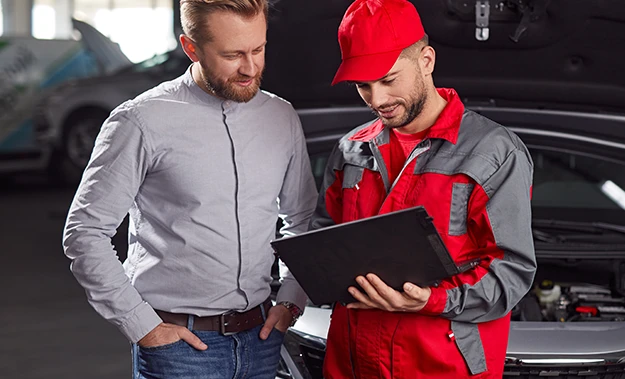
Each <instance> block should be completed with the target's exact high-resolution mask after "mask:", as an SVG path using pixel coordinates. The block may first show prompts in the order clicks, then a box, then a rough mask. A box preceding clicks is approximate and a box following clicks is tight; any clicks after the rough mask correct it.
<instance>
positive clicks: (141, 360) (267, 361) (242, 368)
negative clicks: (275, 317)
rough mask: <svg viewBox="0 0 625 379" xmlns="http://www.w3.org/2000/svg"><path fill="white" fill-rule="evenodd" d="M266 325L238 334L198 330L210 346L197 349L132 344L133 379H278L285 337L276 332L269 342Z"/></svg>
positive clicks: (182, 345) (181, 343) (177, 344)
mask: <svg viewBox="0 0 625 379" xmlns="http://www.w3.org/2000/svg"><path fill="white" fill-rule="evenodd" d="M261 328H262V325H260V326H257V327H255V328H253V329H250V330H247V331H244V332H240V333H237V334H233V335H229V336H223V335H221V334H220V333H219V332H204V331H197V330H194V331H193V333H194V334H195V335H196V336H198V337H199V338H200V339H201V340H202V342H204V343H205V344H206V345H208V349H207V350H204V351H200V350H196V349H194V348H193V347H191V346H190V345H189V344H187V343H186V342H184V341H178V342H174V343H172V344H169V345H164V346H157V347H151V348H143V347H140V346H138V345H137V344H133V345H132V361H133V370H132V371H133V374H132V377H133V379H178V378H180V379H182V378H184V379H213V378H214V379H226V378H233V379H243V378H246V379H247V378H254V379H275V377H276V371H277V369H278V362H279V360H280V347H281V346H282V341H283V339H284V334H282V333H281V332H280V331H278V330H276V329H274V330H272V331H271V334H269V337H268V338H267V339H266V340H264V341H263V340H261V339H260V337H259V334H260V329H261Z"/></svg>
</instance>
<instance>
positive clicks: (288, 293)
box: [276, 279, 308, 312]
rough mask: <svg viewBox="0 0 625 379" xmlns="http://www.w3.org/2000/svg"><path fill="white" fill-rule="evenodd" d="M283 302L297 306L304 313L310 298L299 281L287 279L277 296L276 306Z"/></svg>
mask: <svg viewBox="0 0 625 379" xmlns="http://www.w3.org/2000/svg"><path fill="white" fill-rule="evenodd" d="M283 301H288V302H291V303H293V304H295V305H297V307H298V308H299V309H300V310H301V311H302V312H304V309H305V308H306V302H307V301H308V296H307V295H306V292H304V290H303V289H302V287H301V286H300V285H299V283H297V281H295V280H286V279H285V280H284V282H282V285H281V286H280V289H279V290H278V294H277V295H276V304H278V303H280V302H283Z"/></svg>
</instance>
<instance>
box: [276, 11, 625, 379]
mask: <svg viewBox="0 0 625 379" xmlns="http://www.w3.org/2000/svg"><path fill="white" fill-rule="evenodd" d="M412 2H413V3H414V4H415V6H416V7H417V9H418V10H419V13H420V15H421V18H422V21H423V24H424V27H425V30H426V33H428V35H429V37H430V43H431V45H432V46H433V47H434V48H435V50H436V53H437V62H436V68H435V71H434V81H435V84H436V85H437V86H438V87H453V88H455V89H456V90H457V91H458V93H459V95H460V96H461V98H462V99H463V102H464V103H465V105H466V106H467V108H469V109H471V110H473V111H475V112H478V113H480V114H482V115H484V116H486V117H488V118H491V119H492V120H494V121H496V122H498V123H500V124H502V125H505V126H507V127H508V128H509V129H510V130H512V131H514V132H515V133H516V134H517V135H518V136H519V137H520V138H521V139H522V140H523V141H524V142H525V144H526V145H527V147H528V148H529V150H530V152H531V155H532V158H533V161H534V170H535V172H534V180H533V198H532V214H533V235H534V241H535V250H536V256H537V260H538V270H537V273H536V278H535V282H534V286H533V289H532V290H531V291H530V292H529V293H528V294H527V295H526V296H525V298H524V299H523V300H522V301H521V302H520V303H519V304H518V305H517V306H516V307H515V308H514V309H513V310H512V323H511V328H510V337H509V344H508V349H507V359H506V365H505V373H504V377H506V378H507V377H510V378H512V377H515V378H539V377H545V376H549V377H561V378H573V377H590V378H625V191H624V189H625V74H624V73H623V71H622V69H621V67H623V66H624V64H625V50H624V49H623V46H625V45H624V44H623V42H624V41H625V7H624V6H623V5H622V3H620V2H618V1H604V2H596V1H592V0H582V1H576V2H570V1H564V0H509V1H475V0H445V1H443V0H440V1H438V0H412ZM350 3H351V1H350V0H344V1H315V2H308V1H293V0H291V1H288V2H287V1H279V2H277V3H276V4H275V12H274V13H273V14H274V16H273V17H274V18H279V17H282V18H283V22H275V21H276V20H274V24H271V25H270V29H269V41H270V45H268V47H267V67H268V71H267V73H266V75H265V79H266V80H265V85H264V87H265V88H266V89H268V90H270V91H272V92H275V93H278V94H280V95H281V96H284V97H285V98H287V99H289V100H290V101H292V102H293V104H294V105H295V106H296V108H297V109H298V112H299V114H300V117H301V119H302V123H303V126H304V130H305V133H306V136H307V139H308V148H309V153H310V155H311V163H312V168H313V171H314V174H315V177H316V179H317V180H318V183H319V181H320V180H321V177H322V175H323V171H324V168H325V161H326V159H327V157H328V155H329V153H330V151H331V150H332V148H333V146H334V144H335V143H336V141H337V139H338V138H339V137H340V136H342V135H343V133H345V132H347V131H348V130H350V129H352V128H354V127H356V126H358V125H359V124H361V123H364V122H366V121H369V120H371V119H373V118H374V116H373V115H372V114H371V112H370V111H369V110H368V109H367V108H366V107H365V106H364V105H363V103H362V100H361V99H360V98H359V97H358V95H357V93H356V89H355V88H353V87H351V86H349V85H338V86H335V87H331V86H330V82H331V80H332V78H333V76H334V73H335V71H336V69H337V68H338V66H339V64H340V51H339V47H338V43H337V41H336V31H337V29H338V25H339V23H340V20H341V18H342V16H343V14H344V12H345V10H346V9H347V7H348V6H349V4H350ZM276 40H279V42H276ZM277 43H280V47H279V49H276V47H275V45H276V44H277ZM272 45H273V46H272ZM272 49H276V50H273V51H272ZM277 51H279V54H278V53H277ZM285 77H286V78H288V80H284V78H285ZM330 314H331V304H318V305H312V304H310V305H309V306H307V308H306V310H305V313H304V315H303V316H302V318H300V319H299V320H298V322H297V323H296V325H295V326H294V327H293V328H291V329H290V330H289V332H288V333H287V336H286V339H285V345H284V348H283V351H282V356H283V361H282V364H281V369H280V372H279V375H280V376H281V377H285V378H286V377H290V378H321V375H322V373H321V366H322V363H323V356H324V351H325V339H326V337H327V331H328V326H329V320H330Z"/></svg>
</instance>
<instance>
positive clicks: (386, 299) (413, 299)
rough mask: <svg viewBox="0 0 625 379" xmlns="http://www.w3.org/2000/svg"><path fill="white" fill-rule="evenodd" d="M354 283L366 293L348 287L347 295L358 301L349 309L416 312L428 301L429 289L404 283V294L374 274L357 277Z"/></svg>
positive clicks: (348, 306) (350, 305) (430, 291)
mask: <svg viewBox="0 0 625 379" xmlns="http://www.w3.org/2000/svg"><path fill="white" fill-rule="evenodd" d="M356 282H357V283H358V284H359V285H360V287H362V289H363V290H364V291H365V292H366V294H363V293H362V292H361V291H359V290H358V289H357V288H356V287H349V289H348V290H349V293H350V294H351V295H352V296H353V297H354V298H355V299H356V300H357V301H358V302H356V303H350V304H348V305H347V308H349V309H374V308H375V309H382V310H384V311H388V312H418V311H420V310H421V309H423V307H425V304H427V302H428V300H429V299H430V294H431V293H432V290H431V289H430V287H424V288H421V287H419V286H417V285H415V284H412V283H404V292H399V291H396V290H394V289H393V288H391V287H389V286H388V285H386V283H384V282H383V281H382V279H380V278H379V277H378V276H377V275H375V274H367V276H366V277H364V276H359V277H357V278H356Z"/></svg>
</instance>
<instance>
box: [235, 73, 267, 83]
mask: <svg viewBox="0 0 625 379" xmlns="http://www.w3.org/2000/svg"><path fill="white" fill-rule="evenodd" d="M262 75H263V74H262V72H261V73H258V75H254V76H248V75H241V74H237V75H236V76H235V77H233V78H230V79H228V81H229V82H231V83H232V82H247V81H249V80H258V79H260V78H261V77H262Z"/></svg>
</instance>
